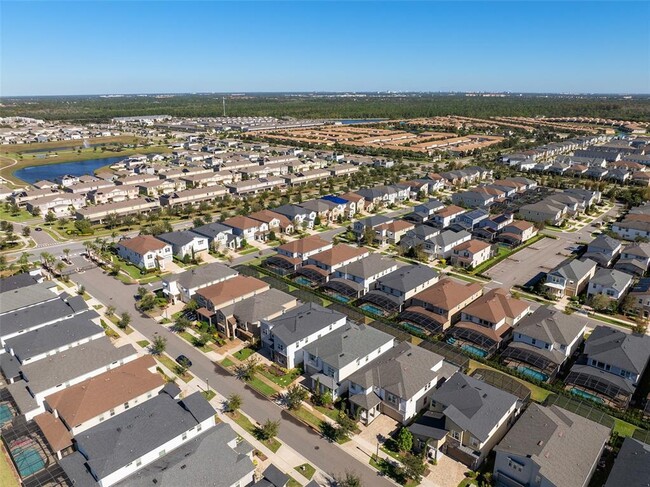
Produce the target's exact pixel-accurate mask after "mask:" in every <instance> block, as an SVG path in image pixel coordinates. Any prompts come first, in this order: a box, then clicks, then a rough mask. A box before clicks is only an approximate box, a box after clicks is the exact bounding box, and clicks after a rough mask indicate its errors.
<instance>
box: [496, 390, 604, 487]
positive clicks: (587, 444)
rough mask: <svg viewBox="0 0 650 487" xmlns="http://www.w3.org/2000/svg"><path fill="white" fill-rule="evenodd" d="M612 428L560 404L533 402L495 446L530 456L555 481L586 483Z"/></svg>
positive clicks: (569, 486)
mask: <svg viewBox="0 0 650 487" xmlns="http://www.w3.org/2000/svg"><path fill="white" fill-rule="evenodd" d="M609 432H610V429H609V428H608V427H606V426H603V425H600V424H598V423H595V422H593V421H591V420H589V419H586V418H583V417H582V416H578V415H577V414H574V413H571V412H569V411H565V410H564V409H560V408H558V407H557V406H551V407H550V408H546V407H543V406H540V405H538V404H535V403H532V404H531V405H530V406H529V407H528V409H527V410H526V411H525V412H524V413H523V414H522V415H521V417H520V418H519V420H518V421H517V422H516V423H515V425H514V426H513V427H512V428H511V429H510V431H509V432H508V434H507V435H506V436H505V437H504V438H503V440H501V443H499V445H498V446H497V447H496V448H495V450H496V451H497V453H500V452H503V453H506V454H514V455H520V456H524V457H526V456H527V457H530V458H531V459H532V460H533V461H534V462H535V463H536V464H537V465H538V466H539V469H540V474H541V475H543V476H544V477H545V478H547V479H548V480H549V481H550V482H551V483H552V484H553V485H557V486H562V487H583V486H584V485H585V484H586V481H587V480H588V478H589V476H590V474H591V471H592V467H593V465H594V463H596V462H597V461H598V459H599V457H600V452H601V450H602V447H603V445H604V443H605V442H606V441H607V440H608V439H609Z"/></svg>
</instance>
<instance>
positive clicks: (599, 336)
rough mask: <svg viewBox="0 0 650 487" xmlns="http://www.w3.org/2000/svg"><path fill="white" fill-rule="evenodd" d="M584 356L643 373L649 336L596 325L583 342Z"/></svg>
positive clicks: (649, 344)
mask: <svg viewBox="0 0 650 487" xmlns="http://www.w3.org/2000/svg"><path fill="white" fill-rule="evenodd" d="M585 354H586V355H587V356H588V357H589V358H593V359H596V360H599V361H601V362H604V363H606V364H610V365H614V366H617V367H620V368H622V369H625V370H628V371H630V372H636V373H638V374H641V373H643V371H644V370H645V368H646V365H647V364H648V359H650V336H648V335H635V334H631V333H624V332H622V331H620V330H615V329H614V328H610V327H609V326H603V325H598V326H597V327H596V328H594V331H593V332H592V333H591V335H589V338H587V341H586V342H585Z"/></svg>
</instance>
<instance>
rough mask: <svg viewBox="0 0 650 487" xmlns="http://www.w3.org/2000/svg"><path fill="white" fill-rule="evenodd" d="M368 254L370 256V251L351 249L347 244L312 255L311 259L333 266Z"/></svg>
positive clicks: (359, 248) (358, 248) (357, 248)
mask: <svg viewBox="0 0 650 487" xmlns="http://www.w3.org/2000/svg"><path fill="white" fill-rule="evenodd" d="M366 254H368V249H364V248H363V247H351V246H350V245H346V244H338V245H335V246H334V247H332V248H331V249H329V250H325V251H323V252H319V253H318V254H315V255H312V256H311V259H314V260H316V261H318V262H322V263H323V264H325V265H328V266H332V265H336V264H340V263H341V262H346V261H348V260H350V259H353V258H355V257H361V256H362V255H366Z"/></svg>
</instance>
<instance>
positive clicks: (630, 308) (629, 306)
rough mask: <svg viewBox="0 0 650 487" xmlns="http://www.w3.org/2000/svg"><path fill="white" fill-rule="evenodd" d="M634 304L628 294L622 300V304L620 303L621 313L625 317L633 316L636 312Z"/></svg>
mask: <svg viewBox="0 0 650 487" xmlns="http://www.w3.org/2000/svg"><path fill="white" fill-rule="evenodd" d="M636 304H637V302H636V299H635V298H634V296H632V295H631V294H628V295H627V296H625V298H623V302H621V311H622V312H623V314H624V315H626V316H629V315H631V314H634V313H635V312H636Z"/></svg>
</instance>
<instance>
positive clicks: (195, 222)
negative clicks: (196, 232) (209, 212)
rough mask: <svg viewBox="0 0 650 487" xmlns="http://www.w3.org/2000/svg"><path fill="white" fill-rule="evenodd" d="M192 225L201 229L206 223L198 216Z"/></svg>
mask: <svg viewBox="0 0 650 487" xmlns="http://www.w3.org/2000/svg"><path fill="white" fill-rule="evenodd" d="M192 225H194V227H201V226H203V225H205V221H204V220H203V218H201V217H200V216H197V217H196V218H195V219H194V221H193V222H192Z"/></svg>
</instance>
